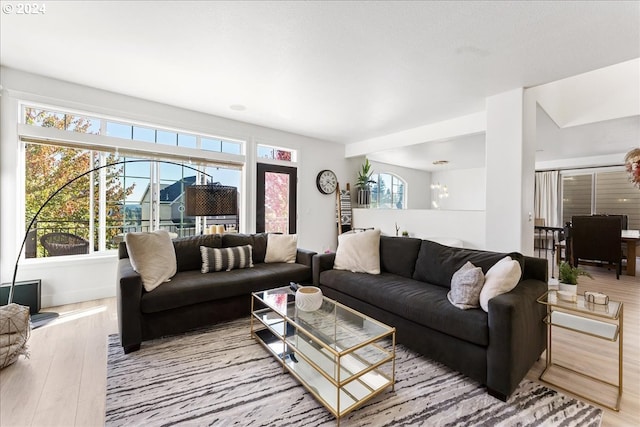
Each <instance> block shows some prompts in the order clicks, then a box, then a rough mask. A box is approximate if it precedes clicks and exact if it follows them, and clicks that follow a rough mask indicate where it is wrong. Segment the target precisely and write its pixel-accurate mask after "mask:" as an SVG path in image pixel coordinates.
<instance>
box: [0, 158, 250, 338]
mask: <svg viewBox="0 0 640 427" xmlns="http://www.w3.org/2000/svg"><path fill="white" fill-rule="evenodd" d="M129 163H165V164H172V165H177V166H181V167H184V168H187V169H191V170H193V171H196V172H198V173H201V174H203V175H204V176H206V177H208V178H210V179H211V180H213V177H212V176H211V175H209V174H207V173H205V172H202V171H201V170H198V169H196V168H194V167H191V166H188V165H184V164H181V163H176V162H172V161H168V160H151V159H146V160H145V159H136V160H121V161H118V162H113V163H109V164H106V165H102V166H97V167H95V168H93V169H91V170H88V171H86V172H84V173H81V174H80V175H78V176H76V177H74V178H72V179H71V180H69V181H67V182H66V183H64V184H63V185H62V186H61V187H59V188H58V189H57V190H55V191H54V192H53V193H52V194H51V195H50V196H49V197H48V198H47V199H46V200H45V202H44V203H43V204H42V205H41V206H40V208H39V209H38V210H37V212H36V214H35V215H34V216H33V218H32V219H31V222H30V223H29V226H28V227H27V229H26V231H25V234H24V238H23V239H22V244H21V245H20V250H19V251H18V255H17V257H16V263H15V267H14V269H13V278H12V280H11V285H10V288H9V297H8V300H7V304H11V303H12V302H13V294H14V288H15V285H16V276H17V274H18V267H19V264H20V257H21V256H22V252H23V251H24V248H25V245H26V243H27V239H28V238H29V231H30V230H31V227H32V226H33V224H34V223H35V222H36V220H37V219H38V215H40V213H41V212H42V210H43V209H44V208H45V206H47V204H48V203H49V202H50V201H51V200H52V199H53V198H54V197H56V196H57V195H58V194H59V193H60V192H61V191H62V190H64V189H65V188H67V187H68V186H69V185H71V184H73V183H74V182H76V181H77V180H79V179H81V178H83V177H85V176H87V175H89V174H90V173H93V172H96V171H99V170H101V169H104V168H109V167H113V166H119V165H124V164H129ZM237 194H238V190H237V188H236V187H229V186H223V185H220V184H219V183H211V184H200V185H191V186H188V187H186V205H187V207H186V214H187V215H189V216H212V215H236V218H237V214H238V211H237V209H238V203H237ZM57 315H58V314H57V313H39V315H38V314H36V315H33V316H32V322H35V321H37V322H40V323H44V322H46V321H48V320H51V319H52V318H55V317H57ZM34 327H36V326H34Z"/></svg>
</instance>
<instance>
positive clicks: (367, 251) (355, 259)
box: [333, 229, 380, 274]
mask: <svg viewBox="0 0 640 427" xmlns="http://www.w3.org/2000/svg"><path fill="white" fill-rule="evenodd" d="M333 268H334V269H336V270H348V271H351V272H354V273H369V274H380V230H378V229H375V230H366V231H363V232H361V233H345V234H341V235H339V236H338V249H337V250H336V259H335V261H334V262H333Z"/></svg>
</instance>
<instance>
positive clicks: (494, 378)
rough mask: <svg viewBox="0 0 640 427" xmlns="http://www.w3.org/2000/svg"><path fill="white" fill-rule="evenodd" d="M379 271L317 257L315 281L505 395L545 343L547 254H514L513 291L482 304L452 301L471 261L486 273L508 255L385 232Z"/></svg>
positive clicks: (407, 341)
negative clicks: (463, 305)
mask: <svg viewBox="0 0 640 427" xmlns="http://www.w3.org/2000/svg"><path fill="white" fill-rule="evenodd" d="M379 253H380V274H367V273H354V272H351V271H345V270H336V269H333V266H334V260H335V257H336V254H335V253H331V254H319V255H316V256H314V258H313V281H314V285H316V286H319V287H320V288H321V289H322V292H323V294H324V295H325V296H327V297H329V298H333V299H336V300H338V301H339V302H341V303H343V304H345V305H348V306H350V307H352V308H354V309H356V310H358V311H360V312H362V313H364V314H366V315H368V316H371V317H373V318H375V319H377V320H379V321H382V322H384V323H386V324H388V325H392V326H395V327H396V329H397V332H396V334H397V335H396V336H397V341H398V342H399V343H402V344H403V345H405V346H407V347H409V348H411V349H413V350H415V351H417V352H419V353H422V354H424V355H425V356H427V357H429V358H431V359H433V360H435V361H438V362H441V363H443V364H445V365H447V366H449V367H451V368H453V369H455V370H457V371H459V372H461V373H463V374H465V375H467V376H469V377H471V378H473V379H475V380H477V381H479V382H480V383H482V384H484V385H486V387H487V389H488V391H489V393H490V394H491V395H493V396H495V397H498V398H500V399H501V400H506V399H507V398H508V397H509V395H510V394H511V393H512V392H513V391H514V390H515V388H516V387H517V386H518V384H519V382H520V381H521V380H522V379H523V378H524V376H525V375H526V373H527V372H528V371H529V369H530V368H531V366H532V365H533V364H534V362H535V361H536V360H537V359H538V358H539V357H540V355H541V353H542V352H543V351H544V350H545V348H546V328H545V324H544V322H543V319H544V317H545V308H544V306H543V305H541V304H539V303H537V302H536V300H537V298H538V297H540V296H541V295H542V294H544V292H545V291H546V290H547V279H548V273H547V260H546V259H539V258H531V257H527V256H523V255H521V254H518V253H511V254H509V255H510V256H511V257H512V258H513V259H515V260H517V261H518V262H519V263H520V264H521V267H522V277H521V279H520V281H519V283H518V284H517V286H516V287H515V288H514V289H513V290H511V291H510V292H507V293H504V294H502V295H499V296H496V297H494V298H492V299H490V300H489V301H488V311H487V312H485V311H484V310H482V309H481V308H473V309H468V310H462V309H460V308H457V307H455V306H454V305H452V304H451V303H450V302H449V300H448V299H447V293H448V292H449V290H450V284H451V278H452V276H453V274H454V272H456V271H457V270H458V269H459V268H460V267H461V266H462V265H463V264H465V262H466V261H471V262H472V263H473V264H474V265H475V266H478V267H481V268H482V270H483V272H484V273H486V272H487V271H488V270H489V268H490V267H491V266H493V265H494V264H495V263H496V262H497V261H499V260H500V259H502V258H504V257H505V255H507V254H502V253H495V252H487V251H480V250H471V249H463V248H453V247H449V246H444V245H441V244H438V243H435V242H432V241H429V240H420V239H415V238H409V237H387V236H381V237H380V246H379Z"/></svg>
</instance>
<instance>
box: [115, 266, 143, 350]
mask: <svg viewBox="0 0 640 427" xmlns="http://www.w3.org/2000/svg"><path fill="white" fill-rule="evenodd" d="M116 287H117V302H118V329H119V331H120V343H121V344H122V347H124V350H125V353H128V352H130V351H134V350H137V349H138V348H139V347H140V343H141V342H142V313H141V311H140V300H141V298H142V290H143V287H142V278H141V277H140V275H139V274H138V273H136V272H135V271H134V269H133V267H132V266H131V261H130V260H129V258H123V259H120V260H119V261H118V282H117V286H116Z"/></svg>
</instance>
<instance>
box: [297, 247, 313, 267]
mask: <svg viewBox="0 0 640 427" xmlns="http://www.w3.org/2000/svg"><path fill="white" fill-rule="evenodd" d="M315 254H316V253H315V252H313V251H310V250H308V249H300V248H298V252H297V253H296V264H303V265H306V266H307V267H311V266H312V260H313V256H314V255H315Z"/></svg>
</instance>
